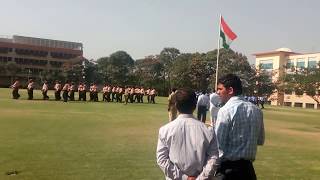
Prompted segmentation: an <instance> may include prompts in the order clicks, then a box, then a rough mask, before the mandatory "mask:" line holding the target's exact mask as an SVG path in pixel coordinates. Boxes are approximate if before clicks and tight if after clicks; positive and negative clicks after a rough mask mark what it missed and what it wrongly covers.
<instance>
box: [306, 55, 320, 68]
mask: <svg viewBox="0 0 320 180" xmlns="http://www.w3.org/2000/svg"><path fill="white" fill-rule="evenodd" d="M317 65H318V64H317V60H316V58H314V57H311V58H308V68H317Z"/></svg>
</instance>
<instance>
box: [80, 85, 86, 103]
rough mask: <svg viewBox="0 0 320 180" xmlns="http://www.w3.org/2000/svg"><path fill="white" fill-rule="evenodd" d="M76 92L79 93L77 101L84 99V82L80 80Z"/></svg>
mask: <svg viewBox="0 0 320 180" xmlns="http://www.w3.org/2000/svg"><path fill="white" fill-rule="evenodd" d="M78 93H79V99H78V100H79V101H81V100H82V101H86V87H85V85H84V83H82V82H80V83H79V86H78Z"/></svg>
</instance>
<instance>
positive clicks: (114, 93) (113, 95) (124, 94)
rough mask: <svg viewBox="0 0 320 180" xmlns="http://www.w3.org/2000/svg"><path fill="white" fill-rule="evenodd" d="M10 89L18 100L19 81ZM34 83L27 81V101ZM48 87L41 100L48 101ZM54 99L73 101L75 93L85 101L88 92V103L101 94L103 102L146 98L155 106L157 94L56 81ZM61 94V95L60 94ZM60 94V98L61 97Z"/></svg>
mask: <svg viewBox="0 0 320 180" xmlns="http://www.w3.org/2000/svg"><path fill="white" fill-rule="evenodd" d="M10 87H11V88H12V98H13V99H19V98H20V94H19V89H20V88H21V84H20V81H19V80H18V79H16V80H15V82H14V83H13V84H12V85H11V86H10ZM34 88H35V83H34V81H33V79H29V81H28V85H27V92H28V100H33V90H34ZM48 90H49V85H48V82H47V81H44V82H43V85H42V88H41V92H42V96H43V98H42V99H43V100H49V96H48ZM53 90H54V99H55V100H56V101H60V100H63V102H68V101H75V100H76V98H75V93H76V92H78V99H77V100H78V101H87V92H89V101H94V102H98V101H99V97H98V93H99V92H101V93H102V101H103V102H118V103H124V104H128V103H144V96H146V97H147V103H152V104H155V103H156V102H155V96H156V95H157V92H156V90H155V88H150V87H148V88H145V87H143V86H132V85H130V86H129V85H128V86H117V85H111V84H105V85H104V87H103V88H102V89H101V91H100V90H99V88H98V86H97V85H96V84H95V83H91V84H90V87H89V88H87V86H86V84H85V83H83V82H80V83H79V85H78V86H76V85H75V83H74V82H70V81H68V80H67V81H66V82H65V84H64V85H62V83H61V81H59V80H56V81H55V84H54V87H53ZM61 92H62V93H61ZM61 94H62V97H61Z"/></svg>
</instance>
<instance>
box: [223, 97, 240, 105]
mask: <svg viewBox="0 0 320 180" xmlns="http://www.w3.org/2000/svg"><path fill="white" fill-rule="evenodd" d="M237 100H243V97H242V96H232V97H231V98H230V99H229V100H228V101H227V102H226V104H227V103H228V104H229V103H230V102H232V101H237Z"/></svg>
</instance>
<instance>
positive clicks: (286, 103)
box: [283, 102, 292, 107]
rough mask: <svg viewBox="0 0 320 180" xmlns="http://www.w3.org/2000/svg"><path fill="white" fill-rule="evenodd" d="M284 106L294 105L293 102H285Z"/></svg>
mask: <svg viewBox="0 0 320 180" xmlns="http://www.w3.org/2000/svg"><path fill="white" fill-rule="evenodd" d="M283 105H284V106H290V107H291V106H292V103H291V102H284V104H283Z"/></svg>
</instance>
